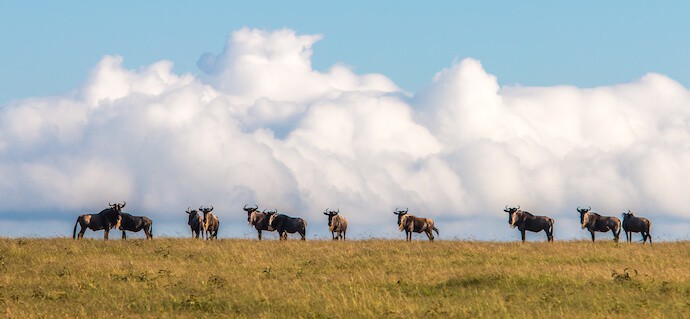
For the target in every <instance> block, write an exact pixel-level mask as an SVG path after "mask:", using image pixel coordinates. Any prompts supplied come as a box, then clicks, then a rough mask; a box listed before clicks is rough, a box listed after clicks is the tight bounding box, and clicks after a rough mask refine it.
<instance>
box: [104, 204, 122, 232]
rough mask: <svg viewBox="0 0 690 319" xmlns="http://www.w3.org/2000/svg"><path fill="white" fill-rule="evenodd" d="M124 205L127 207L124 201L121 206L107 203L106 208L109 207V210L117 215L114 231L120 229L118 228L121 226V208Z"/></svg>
mask: <svg viewBox="0 0 690 319" xmlns="http://www.w3.org/2000/svg"><path fill="white" fill-rule="evenodd" d="M125 205H127V202H125V201H123V202H122V204H120V203H115V204H111V203H110V202H108V206H110V208H111V209H112V210H114V211H115V212H116V213H117V221H116V222H115V226H113V227H114V228H115V229H120V226H121V225H122V208H123V207H125Z"/></svg>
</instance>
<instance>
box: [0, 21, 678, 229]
mask: <svg viewBox="0 0 690 319" xmlns="http://www.w3.org/2000/svg"><path fill="white" fill-rule="evenodd" d="M320 38H321V36H319V35H299V34H297V33H295V32H294V31H292V30H287V29H285V30H277V31H263V30H253V29H242V30H239V31H236V32H233V33H232V34H231V35H230V37H229V38H228V41H227V44H226V46H225V48H224V50H223V52H220V53H218V54H212V53H206V54H204V55H202V56H201V58H200V59H199V62H198V65H199V68H200V69H201V70H202V71H203V74H202V75H200V76H194V75H190V74H183V75H178V74H174V73H173V72H172V62H170V61H160V62H157V63H154V64H152V65H150V66H146V67H143V68H140V69H138V70H128V69H125V68H123V66H122V61H123V58H122V57H119V56H106V57H104V58H103V59H102V60H101V61H100V63H99V64H98V65H96V66H95V67H94V69H93V70H92V72H91V75H90V76H89V78H88V79H86V80H85V82H84V84H83V85H82V86H81V87H79V88H76V89H75V92H73V94H70V95H69V96H55V97H35V98H28V99H24V100H19V101H14V102H12V103H10V104H8V105H5V106H4V107H2V108H1V109H0V172H1V173H2V176H3V179H2V180H0V201H1V202H2V203H3V205H2V210H0V219H3V220H5V221H6V223H5V225H11V226H6V227H5V228H4V230H5V231H10V230H8V228H10V227H11V229H12V230H13V231H14V232H15V233H14V234H13V235H20V236H21V235H27V234H24V233H22V231H25V230H23V229H22V228H21V227H19V226H18V225H21V224H22V223H21V221H22V220H25V219H30V218H37V217H36V216H39V217H38V218H39V219H42V220H45V223H46V225H51V226H45V227H46V228H47V227H53V226H52V225H53V224H55V223H57V224H60V225H67V226H65V229H64V230H63V229H60V230H58V231H56V232H57V233H59V234H60V235H63V232H64V235H66V234H67V233H68V232H69V230H71V225H69V224H70V223H72V222H73V219H75V218H76V216H77V215H78V214H81V213H86V212H96V211H98V210H100V209H101V208H103V207H104V206H105V204H106V203H107V202H109V201H122V200H126V201H127V203H128V207H127V208H129V209H130V212H132V213H135V214H145V215H149V216H152V217H153V218H154V221H155V222H156V223H158V224H159V225H162V226H163V228H162V229H163V231H159V234H158V235H170V236H175V235H186V231H187V230H186V224H185V223H186V217H185V216H186V215H185V214H184V210H185V209H186V208H187V207H188V206H192V207H198V206H200V205H214V206H215V207H216V211H218V214H219V215H220V218H221V236H222V235H226V236H236V237H252V238H253V237H254V236H255V234H254V233H253V231H252V230H251V229H249V228H248V227H247V226H246V217H245V216H244V215H243V214H244V212H243V211H242V210H241V208H242V206H243V205H244V204H254V203H256V204H258V205H259V206H260V207H261V208H267V209H274V208H275V209H278V210H281V211H284V212H286V213H288V214H290V215H296V216H302V217H305V218H306V219H307V220H309V222H310V226H311V227H310V228H311V229H310V230H309V231H308V232H309V233H311V234H309V236H310V238H312V237H323V238H325V237H327V232H326V225H325V222H326V217H325V216H323V215H322V214H321V212H322V211H323V210H324V209H326V208H339V209H340V210H341V212H342V213H343V215H345V216H346V217H348V219H349V220H350V224H351V225H352V226H353V227H351V228H352V230H351V233H352V234H353V235H354V236H358V235H359V236H362V237H367V236H377V237H378V236H382V237H386V236H399V234H397V229H396V227H395V226H396V225H395V220H396V219H395V216H394V215H393V214H392V210H393V209H394V208H395V207H397V206H400V207H409V208H410V212H412V213H415V214H418V215H424V216H427V217H432V218H435V219H436V220H437V224H438V226H439V229H440V230H441V238H444V237H445V238H453V237H455V238H475V239H515V238H517V237H518V234H517V231H515V230H512V229H509V228H508V226H507V217H506V216H504V215H505V213H503V212H502V208H503V207H504V206H505V205H513V206H514V205H518V204H519V205H521V206H522V207H523V208H525V209H527V210H530V211H532V212H534V213H537V214H545V215H550V216H551V217H553V218H555V219H556V221H557V225H556V238H557V239H559V237H560V238H561V239H562V238H584V235H583V234H582V231H581V230H579V223H578V221H575V219H576V218H577V217H578V216H577V212H576V211H575V208H576V207H577V206H578V205H590V206H592V207H593V208H594V209H595V210H596V211H599V212H601V213H604V214H609V215H617V216H619V215H620V213H621V212H623V211H627V210H628V209H631V210H633V211H636V212H638V213H639V214H641V215H645V216H647V217H649V218H650V219H652V220H653V221H657V220H658V221H660V224H661V225H663V224H664V223H665V221H666V223H667V224H669V225H671V224H673V227H671V226H669V227H668V228H667V229H666V230H665V231H664V230H659V231H660V232H662V233H664V234H667V235H666V236H667V238H676V237H674V236H675V235H677V234H674V232H676V231H678V230H679V229H686V228H682V227H681V228H679V226H678V225H679V224H686V223H688V222H690V213H689V212H688V210H687V209H686V206H687V204H686V202H685V199H686V196H685V191H686V190H687V189H690V165H687V164H686V163H690V124H689V123H690V92H689V91H688V89H687V88H685V87H683V86H682V85H680V84H679V83H677V82H676V81H674V80H672V79H670V78H668V77H666V76H664V75H661V74H654V73H650V74H647V75H644V76H643V77H641V78H640V79H638V80H636V81H633V82H631V83H623V84H620V85H615V86H606V87H596V88H578V87H573V86H552V87H520V86H511V87H506V86H504V87H501V86H500V85H499V84H498V81H497V78H496V76H494V75H492V74H489V73H488V72H486V71H485V70H484V69H483V67H482V65H481V63H480V62H479V61H477V60H475V59H471V58H467V59H463V60H461V61H456V62H453V63H452V64H451V65H450V66H448V67H447V68H446V69H444V70H441V71H440V72H438V73H437V74H436V76H435V77H434V78H433V80H432V81H431V82H430V84H429V85H428V87H426V88H425V89H423V90H421V91H420V92H415V93H409V92H404V91H403V90H401V89H400V88H399V87H397V86H396V85H395V83H394V82H393V81H392V80H390V79H389V78H387V77H386V76H385V75H381V74H356V73H355V72H353V71H352V70H351V69H350V68H348V67H346V66H343V65H334V66H332V67H331V68H330V69H328V70H326V71H318V70H315V69H314V68H313V67H312V66H311V55H312V45H313V44H314V43H315V42H316V41H318V40H319V39H320ZM125 210H127V209H125ZM224 226H225V227H224ZM223 228H225V229H223ZM657 229H659V228H657ZM26 231H28V230H26ZM161 232H162V233H161ZM166 232H167V233H166ZM559 232H560V234H559ZM653 233H654V232H653ZM542 237H543V236H542V235H541V234H540V235H534V237H532V238H540V239H541V238H542Z"/></svg>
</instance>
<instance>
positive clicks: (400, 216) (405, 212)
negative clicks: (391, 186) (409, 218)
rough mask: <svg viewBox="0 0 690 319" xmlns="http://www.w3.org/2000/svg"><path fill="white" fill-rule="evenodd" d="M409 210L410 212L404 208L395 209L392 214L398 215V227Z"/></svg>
mask: <svg viewBox="0 0 690 319" xmlns="http://www.w3.org/2000/svg"><path fill="white" fill-rule="evenodd" d="M409 210H410V209H409V208H405V209H404V210H400V209H397V208H396V209H395V211H394V212H393V214H396V215H398V226H400V223H401V222H402V220H403V216H405V215H407V212H408V211H409Z"/></svg>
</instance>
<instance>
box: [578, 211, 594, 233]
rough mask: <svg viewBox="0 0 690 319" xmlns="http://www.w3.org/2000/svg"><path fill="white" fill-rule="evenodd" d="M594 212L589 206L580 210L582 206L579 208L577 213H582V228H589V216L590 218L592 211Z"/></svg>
mask: <svg viewBox="0 0 690 319" xmlns="http://www.w3.org/2000/svg"><path fill="white" fill-rule="evenodd" d="M591 210H592V207H589V206H587V208H580V206H577V211H578V212H580V224H581V226H582V228H585V227H587V224H588V223H589V216H590V214H591V213H590V211H591Z"/></svg>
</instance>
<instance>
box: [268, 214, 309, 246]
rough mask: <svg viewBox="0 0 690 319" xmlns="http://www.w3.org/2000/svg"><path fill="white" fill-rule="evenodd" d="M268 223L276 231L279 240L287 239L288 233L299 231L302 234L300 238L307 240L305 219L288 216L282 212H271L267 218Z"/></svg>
mask: <svg viewBox="0 0 690 319" xmlns="http://www.w3.org/2000/svg"><path fill="white" fill-rule="evenodd" d="M268 224H269V225H271V227H273V228H274V229H275V230H276V231H278V235H280V240H287V234H288V233H290V234H294V233H299V234H300V236H302V238H301V239H302V240H307V237H306V236H307V221H306V220H304V219H302V218H299V217H290V216H287V215H284V214H272V215H271V217H270V218H269V219H268Z"/></svg>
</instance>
